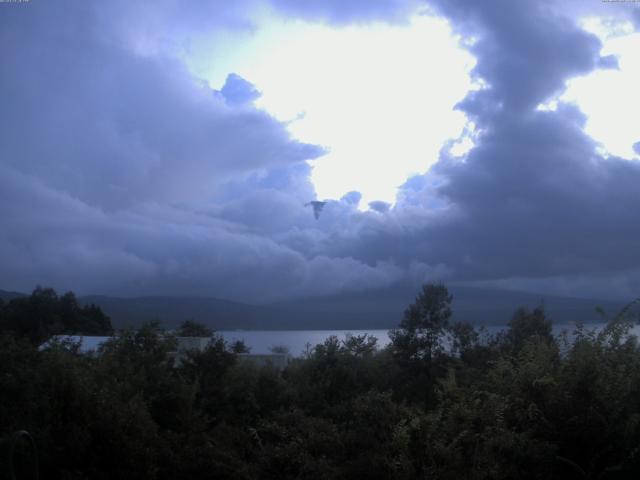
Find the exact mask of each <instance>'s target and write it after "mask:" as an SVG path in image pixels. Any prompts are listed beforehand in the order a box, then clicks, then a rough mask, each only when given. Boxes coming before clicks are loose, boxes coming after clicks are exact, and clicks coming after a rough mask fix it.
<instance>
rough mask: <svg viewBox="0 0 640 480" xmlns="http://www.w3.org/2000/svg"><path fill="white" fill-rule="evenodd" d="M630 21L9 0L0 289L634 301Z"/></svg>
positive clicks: (598, 5) (451, 1)
mask: <svg viewBox="0 0 640 480" xmlns="http://www.w3.org/2000/svg"><path fill="white" fill-rule="evenodd" d="M639 29H640V4H638V3H636V2H606V1H600V0H597V1H596V0H587V1H577V0H566V1H562V2H560V1H548V0H547V1H540V2H515V1H504V0H488V1H486V2H475V1H471V0H469V1H465V0H448V1H445V0H424V1H414V0H366V1H365V0H353V1H349V0H341V1H336V0H309V1H307V2H298V1H294V0H238V1H235V2H221V1H218V0H210V1H204V0H194V1H193V2H189V3H188V4H186V3H184V2H179V1H178V0H156V1H154V2H151V1H149V2H125V1H122V0H112V1H110V2H98V1H95V0H89V1H80V0H58V1H56V2H45V1H44V0H30V1H27V2H16V3H8V2H5V3H0V58H1V59H2V63H1V65H2V67H1V68H2V75H0V100H1V102H2V108H0V288H1V289H5V290H18V291H30V290H31V289H33V288H34V287H35V285H38V284H39V285H46V286H51V287H54V288H56V289H58V290H61V291H64V290H73V291H75V292H77V293H79V294H109V295H121V296H134V295H169V294H171V295H205V296H213V297H218V298H225V299H231V300H237V301H244V302H248V303H264V302H273V301H280V300H287V299H294V298H305V297H311V296H319V295H329V294H339V293H343V292H345V293H346V292H360V291H372V292H373V291H376V290H377V289H384V288H388V287H394V286H396V285H404V284H409V285H419V284H421V283H423V282H430V281H442V282H445V283H448V284H462V285H476V286H492V287H499V288H508V289H516V290H525V291H532V292H536V293H550V294H551V293H553V294H560V295H570V296H576V297H586V298H602V299H606V298H615V299H629V300H630V299H632V298H635V297H637V296H638V294H639V292H640V242H638V238H640V222H638V211H639V210H638V205H640V188H639V185H640V122H637V118H636V116H637V112H638V110H639V108H640V95H639V92H638V85H640V57H638V55H637V54H635V53H634V52H637V51H640V30H639ZM312 201H313V202H325V203H324V204H322V205H323V207H322V210H321V211H320V212H319V215H318V218H315V216H314V210H313V204H310V203H309V202H312ZM315 205H316V206H317V205H319V204H315Z"/></svg>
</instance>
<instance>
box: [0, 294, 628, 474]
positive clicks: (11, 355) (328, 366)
mask: <svg viewBox="0 0 640 480" xmlns="http://www.w3.org/2000/svg"><path fill="white" fill-rule="evenodd" d="M49 305H50V306H53V307H56V305H57V304H56V302H55V301H52V302H50V303H49ZM56 308H57V307H56ZM451 308H452V305H451V296H450V295H449V293H448V291H447V289H446V288H445V287H443V286H442V285H426V286H425V287H424V288H423V290H422V291H421V293H420V295H419V296H418V297H417V298H416V301H415V302H414V303H413V304H411V305H410V306H409V307H408V308H407V309H406V311H405V313H404V316H403V317H402V321H401V322H400V324H399V326H398V328H397V329H394V330H392V331H391V332H390V336H391V339H392V342H391V344H390V345H389V346H388V347H387V348H385V349H383V350H378V349H377V348H376V340H375V339H373V338H371V337H368V336H362V337H350V338H345V339H339V338H335V337H332V338H329V339H327V341H326V342H324V343H323V344H319V345H317V346H315V348H313V349H312V350H311V351H310V352H309V353H308V355H306V356H305V357H304V358H298V359H294V360H292V362H291V363H290V365H289V367H288V368H287V369H285V370H284V371H283V372H278V371H277V370H275V369H271V368H269V367H265V368H255V367H252V366H251V365H250V364H247V363H239V362H238V357H237V356H236V354H235V353H233V352H232V349H231V348H230V347H229V346H228V345H226V344H225V342H224V340H223V339H222V338H219V337H214V338H213V340H212V342H211V344H210V345H209V347H208V348H207V349H206V350H205V351H204V352H192V353H191V354H190V355H189V357H188V358H187V359H186V360H185V361H184V362H183V363H182V364H181V365H180V366H179V367H174V365H173V361H172V357H171V356H170V355H168V353H169V352H170V351H172V350H173V349H175V343H174V341H175V340H174V339H173V337H172V336H171V335H167V334H164V333H163V332H162V330H161V329H159V327H158V325H157V324H153V323H151V324H147V325H145V326H143V327H142V328H140V329H138V330H137V331H134V330H124V331H121V332H119V333H118V334H117V335H116V337H115V338H114V339H113V340H111V341H109V342H108V343H107V344H106V345H105V346H104V347H103V348H102V350H101V352H100V353H99V355H96V356H83V355H80V354H79V353H78V351H77V349H76V348H75V346H74V345H73V344H54V345H52V346H50V347H49V348H47V349H45V350H38V349H37V341H35V340H36V339H35V338H34V337H33V336H32V335H29V334H24V333H22V332H15V331H14V332H10V331H9V330H8V329H7V328H6V325H7V323H6V317H4V316H3V317H2V322H3V323H1V325H3V329H4V333H2V335H1V336H0V432H1V436H3V438H4V443H3V445H2V448H3V449H4V452H5V453H6V451H7V448H8V443H9V440H10V434H11V432H14V431H17V430H27V431H29V432H30V433H31V435H32V436H33V438H34V440H35V444H36V445H37V449H38V452H39V455H40V473H41V478H74V479H75V478H77V479H80V478H156V479H175V478H190V479H196V478H203V479H204V478H217V479H234V480H236V479H299V478H304V479H323V480H324V479H364V478H366V479H424V478H442V479H460V478H474V479H513V478H524V479H526V478H531V479H534V478H558V479H572V478H576V479H583V478H604V479H627V478H629V479H630V478H636V477H637V473H638V472H639V471H640V455H639V453H638V445H640V348H639V345H638V342H637V339H636V337H634V336H632V335H630V334H629V329H630V327H631V326H632V322H633V321H634V320H635V318H634V315H633V312H632V311H631V310H629V311H627V314H626V315H623V316H620V317H618V318H616V319H612V320H611V321H610V323H609V324H608V326H607V327H606V328H605V329H602V330H601V331H599V332H593V331H589V330H587V329H584V328H578V329H577V330H576V332H574V335H562V336H553V335H552V324H551V322H550V320H549V319H548V318H547V316H546V314H545V312H544V310H543V309H540V308H538V309H533V310H527V309H520V310H518V311H516V312H515V313H514V315H513V317H512V319H511V321H510V322H509V324H508V325H507V326H506V328H505V330H504V331H503V332H502V333H500V334H497V335H495V336H490V337H487V336H484V337H483V336H482V335H479V333H478V332H477V331H476V330H475V329H474V327H473V326H471V325H469V324H463V323H455V322H453V321H451ZM2 312H3V315H4V314H5V312H6V305H5V308H4V309H3V310H2ZM40 313H44V310H42V311H40ZM188 326H189V327H190V329H191V330H193V331H194V332H195V331H197V332H200V331H202V329H201V328H196V327H197V325H196V324H195V323H193V322H192V323H190V324H189V325H188ZM447 337H449V338H450V339H451V340H452V341H451V342H445V341H444V340H445V338H447ZM446 345H448V346H446ZM30 458H31V457H29V455H28V454H27V453H25V455H24V456H23V457H21V458H18V459H17V460H16V465H15V468H16V469H22V471H24V472H27V474H29V473H30V469H32V468H33V465H34V463H33V462H32V461H31V460H30ZM3 474H5V475H6V474H7V471H6V470H5V471H3Z"/></svg>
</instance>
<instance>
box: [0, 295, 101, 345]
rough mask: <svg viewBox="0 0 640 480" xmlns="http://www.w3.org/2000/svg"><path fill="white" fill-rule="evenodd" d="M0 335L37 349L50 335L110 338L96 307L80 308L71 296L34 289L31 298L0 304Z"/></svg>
mask: <svg viewBox="0 0 640 480" xmlns="http://www.w3.org/2000/svg"><path fill="white" fill-rule="evenodd" d="M0 332H10V333H13V334H15V335H17V336H19V337H25V338H28V339H29V341H30V342H31V343H33V344H34V345H40V344H41V343H42V342H44V341H45V340H48V339H49V338H50V337H51V336H52V335H58V334H67V335H111V334H112V333H113V328H112V327H111V320H110V319H109V317H107V316H106V315H105V314H104V313H103V312H102V310H101V309H100V308H99V307H97V306H95V305H86V306H80V304H79V303H78V300H77V298H76V296H75V295H74V294H73V292H67V293H65V294H64V295H62V296H58V294H57V293H56V292H55V291H54V290H53V289H51V288H41V287H37V288H36V289H35V290H34V291H33V293H32V294H31V295H30V296H27V297H18V298H14V299H13V300H11V301H9V302H8V303H6V304H5V303H4V302H2V300H0Z"/></svg>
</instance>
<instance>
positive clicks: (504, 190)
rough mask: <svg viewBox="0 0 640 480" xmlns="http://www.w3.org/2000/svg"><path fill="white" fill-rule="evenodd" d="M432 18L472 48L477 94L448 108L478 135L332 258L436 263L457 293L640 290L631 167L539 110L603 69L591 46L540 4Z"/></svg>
mask: <svg viewBox="0 0 640 480" xmlns="http://www.w3.org/2000/svg"><path fill="white" fill-rule="evenodd" d="M438 6H439V8H440V9H441V11H442V12H444V13H445V14H446V15H447V16H448V17H449V18H450V19H451V20H452V22H453V25H454V27H455V28H456V29H457V30H458V31H459V32H460V33H461V34H463V35H464V36H466V37H467V38H473V39H474V42H473V43H472V46H470V47H469V48H470V50H471V51H472V52H473V53H474V55H475V56H476V58H477V62H478V63H477V66H476V68H475V69H474V72H473V74H474V75H475V76H476V77H477V78H478V79H481V80H482V81H483V82H484V85H485V87H484V88H482V89H481V90H478V91H475V92H471V93H470V94H469V95H468V96H467V98H466V99H465V100H463V101H462V102H461V103H460V105H459V108H460V109H462V110H463V111H464V112H465V113H467V114H468V115H469V117H470V118H472V119H473V120H474V121H475V123H476V127H477V132H478V135H477V138H476V145H475V147H474V148H473V149H472V150H471V151H470V152H469V153H468V154H467V155H465V156H464V157H463V158H456V157H451V156H450V155H449V154H447V152H446V150H443V154H442V156H441V158H440V161H439V162H438V163H437V164H436V165H435V166H434V167H433V168H432V169H431V171H430V172H428V173H427V174H425V175H423V176H417V177H414V178H412V179H410V180H409V181H407V183H406V184H405V185H404V186H403V187H402V189H401V191H400V193H399V196H398V204H397V205H396V208H394V210H393V213H394V215H393V219H390V220H389V221H388V222H385V224H384V225H375V224H373V223H372V222H371V219H367V221H365V222H362V223H360V224H357V226H356V228H357V229H358V231H359V232H360V234H358V235H354V234H353V233H349V235H344V236H342V237H341V238H340V239H339V240H336V239H334V241H333V244H332V245H333V254H335V255H355V256H356V258H360V259H362V260H363V261H366V262H372V261H373V260H374V259H379V258H390V259H393V260H394V261H395V262H396V263H397V264H399V265H402V266H404V267H405V268H406V266H407V265H409V264H410V263H411V262H415V261H422V262H424V263H426V264H428V265H437V264H439V263H442V264H443V265H445V266H446V267H447V268H448V269H449V271H450V272H449V273H450V275H449V278H450V279H451V280H458V281H460V280H477V281H483V280H487V279H510V278H514V277H519V278H520V279H521V280H520V281H519V284H520V285H526V284H527V283H528V284H529V285H537V288H541V287H540V286H541V285H544V281H539V282H537V283H536V282H533V281H530V280H527V279H541V280H543V279H545V278H546V279H550V280H549V284H553V283H554V282H555V285H556V286H557V285H558V284H559V280H558V279H563V281H566V282H570V281H573V282H574V286H576V287H578V288H586V286H587V285H588V284H589V281H590V279H591V281H593V282H594V283H593V284H592V285H591V288H590V293H593V292H594V291H599V292H600V294H601V295H605V296H606V295H612V294H615V293H616V292H615V291H613V290H614V289H616V288H619V287H620V284H621V282H620V281H617V282H615V283H614V282H608V281H607V280H606V279H611V278H614V277H616V278H618V279H619V278H621V277H625V275H626V276H627V278H628V281H629V284H635V285H636V286H640V284H639V282H638V281H637V277H638V275H637V273H635V274H634V273H633V272H634V271H635V272H637V270H638V269H640V246H639V244H638V242H637V241H636V240H637V238H639V235H640V225H639V224H638V222H637V205H638V204H639V202H640V189H638V188H637V185H639V184H640V163H638V162H635V161H629V160H626V159H621V158H615V157H609V158H604V157H602V156H601V155H599V154H598V153H597V148H596V147H597V145H596V143H595V142H594V141H593V140H592V139H591V138H589V137H588V136H587V135H586V134H585V133H584V130H583V127H584V123H585V121H586V119H585V118H584V116H583V115H582V113H581V112H580V111H578V110H577V109H576V108H575V107H572V106H569V105H564V104H562V103H561V104H560V106H559V108H558V109H557V111H539V110H536V107H537V105H539V104H540V103H543V102H545V101H546V100H549V99H551V98H553V96H554V95H556V94H558V93H560V92H561V91H562V90H563V88H564V85H565V82H566V80H567V79H568V78H570V77H572V76H575V75H579V74H585V73H588V72H589V71H591V70H592V69H594V68H597V67H612V66H613V62H612V61H611V60H610V59H605V60H603V59H601V57H600V54H599V50H600V47H601V45H600V42H599V41H598V39H597V38H596V37H594V36H593V35H590V34H588V33H586V32H584V31H581V30H580V29H579V28H578V27H577V26H576V25H575V23H574V22H572V21H569V20H568V19H566V18H562V17H558V16H557V15H556V14H555V13H552V12H551V11H550V10H548V9H547V8H545V5H544V4H539V3H534V2H507V1H505V2H500V1H496V2H442V4H440V3H438ZM394 222H396V224H395V227H394ZM353 238H358V241H357V242H353ZM624 272H628V275H627V274H625V273H624ZM634 278H635V280H633V279H634ZM522 279H524V280H522ZM607 282H608V283H609V284H607ZM514 283H516V282H514ZM594 285H597V288H596V287H594ZM628 291H629V290H628V289H626V290H625V291H624V292H622V293H621V294H622V295H627V294H628ZM565 293H566V292H565ZM573 293H574V294H576V291H573ZM618 293H620V292H618Z"/></svg>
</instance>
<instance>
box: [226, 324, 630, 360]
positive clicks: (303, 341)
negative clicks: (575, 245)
mask: <svg viewBox="0 0 640 480" xmlns="http://www.w3.org/2000/svg"><path fill="white" fill-rule="evenodd" d="M602 326H603V324H601V323H600V324H587V325H585V327H587V328H601V327H602ZM504 328H505V327H500V326H487V327H485V332H486V333H487V334H494V333H496V332H498V331H500V330H503V329H504ZM574 329H575V325H572V324H558V325H554V328H553V330H554V333H556V334H559V333H560V332H561V331H563V330H567V331H568V332H572V331H573V330H574ZM218 333H219V334H221V335H222V336H223V337H224V339H225V340H227V341H229V342H232V341H235V340H243V341H244V342H245V344H246V345H247V346H248V347H249V348H250V349H251V353H269V352H270V351H271V348H272V347H274V346H285V347H287V348H288V349H289V352H290V353H291V355H293V356H296V357H297V356H301V355H302V354H303V353H304V352H305V351H306V349H307V344H310V347H314V346H315V345H317V344H318V343H322V342H324V341H325V340H326V339H327V338H328V337H329V336H331V335H335V336H337V337H338V338H339V339H340V340H344V338H345V337H346V335H348V334H352V335H363V334H365V333H368V334H369V335H373V336H374V337H376V338H377V339H378V347H384V346H386V345H387V344H388V343H389V341H390V340H389V335H388V330H283V331H277V330H246V331H245V330H234V331H219V332H218ZM633 333H635V334H636V335H640V327H635V328H634V329H633Z"/></svg>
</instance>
